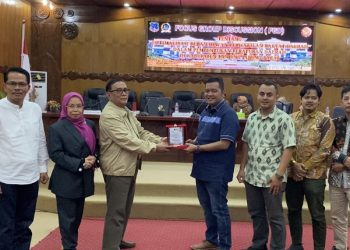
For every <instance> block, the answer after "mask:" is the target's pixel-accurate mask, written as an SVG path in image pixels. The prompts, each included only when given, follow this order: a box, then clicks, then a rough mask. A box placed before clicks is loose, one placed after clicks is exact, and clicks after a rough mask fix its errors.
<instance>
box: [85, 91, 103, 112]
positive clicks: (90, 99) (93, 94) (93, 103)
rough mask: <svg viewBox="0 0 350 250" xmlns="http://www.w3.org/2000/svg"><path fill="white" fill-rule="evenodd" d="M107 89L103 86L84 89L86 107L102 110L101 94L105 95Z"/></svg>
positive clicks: (87, 108)
mask: <svg viewBox="0 0 350 250" xmlns="http://www.w3.org/2000/svg"><path fill="white" fill-rule="evenodd" d="M105 94H106V91H105V89H103V88H90V89H87V90H85V91H84V95H83V96H84V97H83V99H84V109H86V110H100V102H99V99H98V96H99V95H105Z"/></svg>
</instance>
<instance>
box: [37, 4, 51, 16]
mask: <svg viewBox="0 0 350 250" xmlns="http://www.w3.org/2000/svg"><path fill="white" fill-rule="evenodd" d="M35 14H36V16H37V17H38V18H40V19H46V18H48V17H49V16H50V10H49V8H48V7H45V6H42V7H39V8H38V9H37V10H36V13H35Z"/></svg>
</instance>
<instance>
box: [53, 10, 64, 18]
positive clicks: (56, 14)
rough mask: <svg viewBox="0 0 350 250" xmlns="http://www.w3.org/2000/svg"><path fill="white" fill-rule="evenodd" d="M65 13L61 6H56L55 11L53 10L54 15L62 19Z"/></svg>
mask: <svg viewBox="0 0 350 250" xmlns="http://www.w3.org/2000/svg"><path fill="white" fill-rule="evenodd" d="M63 14H64V11H63V9H61V8H56V9H55V10H54V11H53V16H54V17H55V18H56V19H60V18H62V17H63Z"/></svg>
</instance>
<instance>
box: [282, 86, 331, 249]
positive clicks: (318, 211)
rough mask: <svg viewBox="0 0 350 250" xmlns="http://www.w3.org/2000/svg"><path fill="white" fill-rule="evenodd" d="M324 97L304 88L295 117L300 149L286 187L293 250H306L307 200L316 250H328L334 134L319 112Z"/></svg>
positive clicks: (298, 147) (308, 88)
mask: <svg viewBox="0 0 350 250" xmlns="http://www.w3.org/2000/svg"><path fill="white" fill-rule="evenodd" d="M321 96H322V90H321V88H320V87H319V86H318V85H315V84H308V85H305V86H304V87H303V88H302V89H301V91H300V97H301V105H302V107H303V108H302V111H298V112H295V113H293V114H292V118H293V120H294V122H295V130H296V138H297V146H296V150H295V152H294V153H293V160H292V162H291V164H290V166H289V174H288V181H287V187H286V201H287V206H288V220H289V229H290V234H291V237H292V245H291V246H290V248H289V249H290V250H301V249H304V248H303V244H302V233H303V226H302V216H301V214H302V207H303V202H304V197H305V198H306V202H307V204H308V207H309V211H310V214H311V218H312V229H313V230H312V231H313V240H314V249H315V250H324V249H325V240H326V218H325V208H324V205H323V203H324V191H325V187H326V172H327V162H328V161H327V159H328V156H329V152H330V149H331V147H332V143H333V139H334V136H335V130H334V125H333V122H332V120H331V119H330V117H329V116H327V115H326V114H324V113H322V112H320V111H317V107H318V105H319V103H320V98H321Z"/></svg>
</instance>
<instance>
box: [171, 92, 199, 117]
mask: <svg viewBox="0 0 350 250" xmlns="http://www.w3.org/2000/svg"><path fill="white" fill-rule="evenodd" d="M195 99H196V93H195V92H193V91H189V90H179V91H175V92H174V94H173V105H174V106H175V105H176V103H178V105H179V111H180V112H191V111H195Z"/></svg>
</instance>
